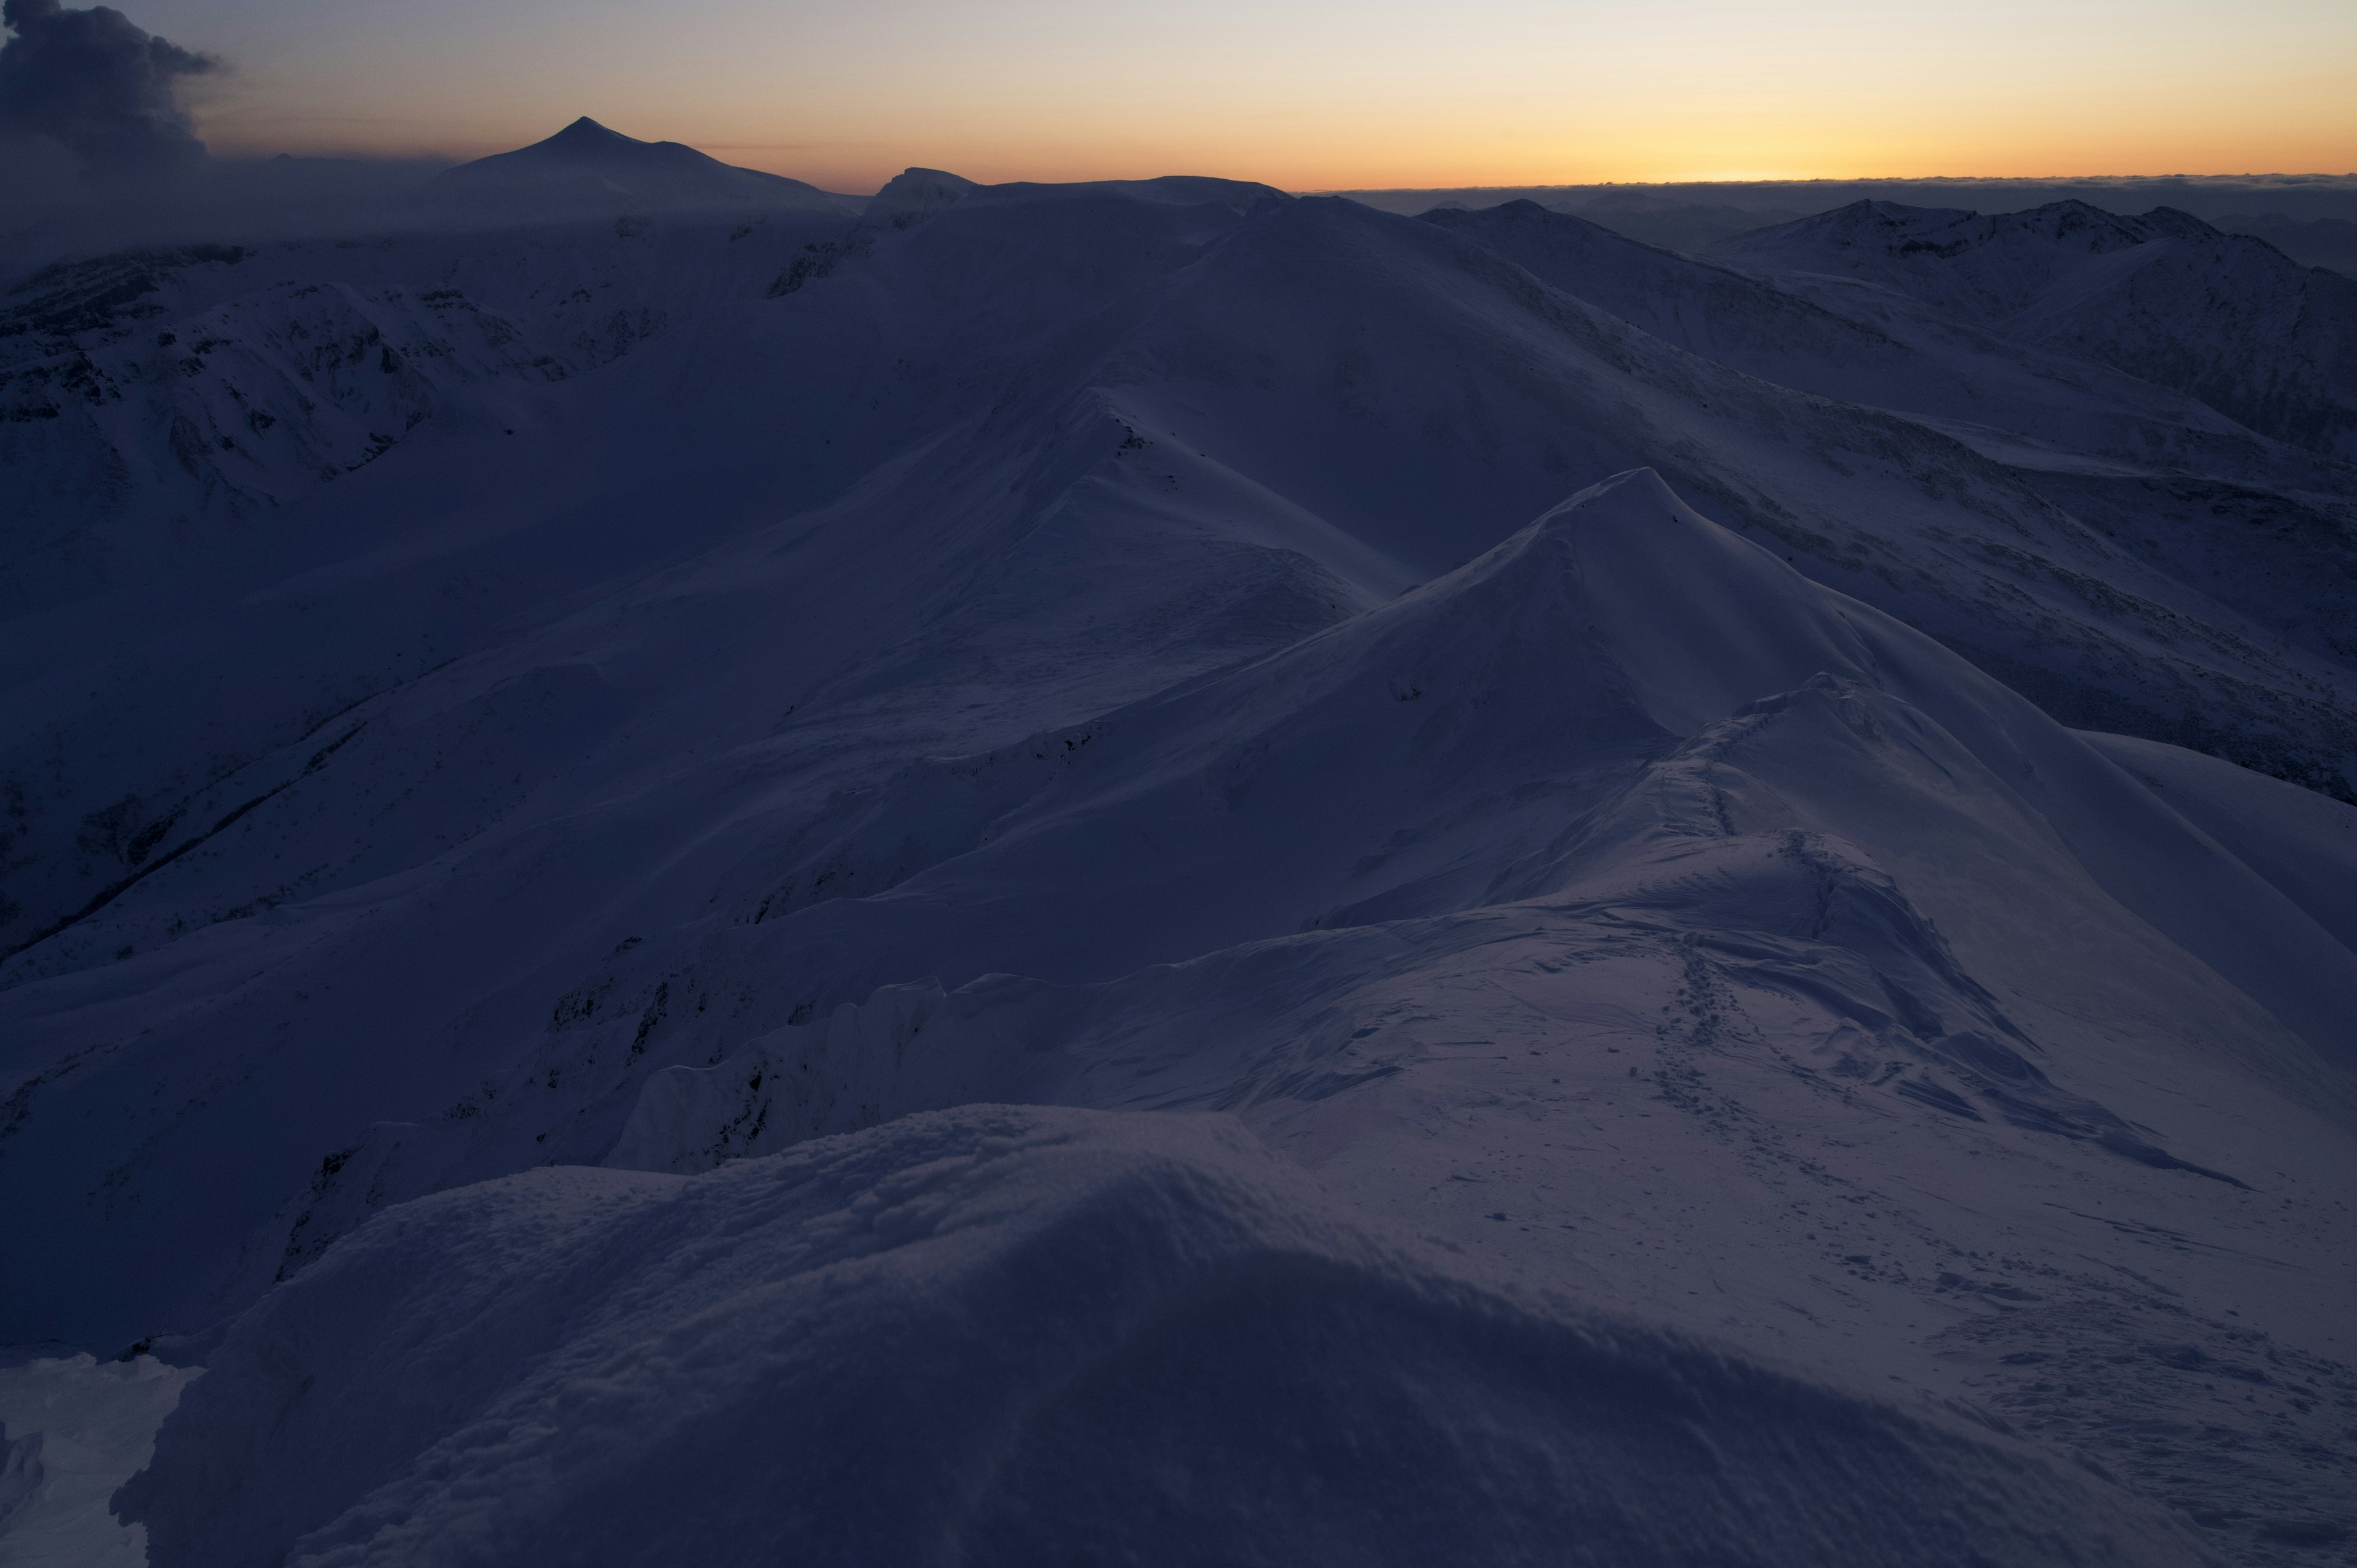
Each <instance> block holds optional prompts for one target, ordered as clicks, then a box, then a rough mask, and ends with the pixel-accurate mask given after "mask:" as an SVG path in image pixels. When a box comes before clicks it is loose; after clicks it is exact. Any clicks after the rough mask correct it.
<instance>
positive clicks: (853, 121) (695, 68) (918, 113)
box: [118, 0, 2357, 190]
mask: <svg viewBox="0 0 2357 1568" xmlns="http://www.w3.org/2000/svg"><path fill="white" fill-rule="evenodd" d="M118 4H119V5H120V7H121V8H122V9H124V10H125V11H127V12H128V13H129V14H130V16H132V19H133V20H135V21H136V22H137V23H139V24H140V25H141V26H143V27H147V28H148V29H150V30H151V31H154V32H158V33H161V34H163V35H165V36H166V37H167V38H171V39H172V40H173V41H174V42H176V43H180V44H184V45H188V46H189V47H192V48H202V49H207V50H210V51H213V52H216V53H219V54H221V55H224V56H226V57H228V58H229V59H231V61H232V62H233V64H234V65H235V67H236V70H234V71H233V72H232V73H231V74H230V75H228V76H227V77H225V78H221V79H218V80H215V81H210V82H209V83H207V84H206V86H205V90H204V92H203V95H202V97H201V98H200V99H199V102H198V124H199V132H200V134H203V135H204V136H205V137H206V138H207V139H208V140H209V141H210V142H211V144H212V145H213V146H214V149H215V150H216V151H217V152H222V153H244V152H277V151H281V150H294V151H362V152H371V153H415V152H435V153H446V154H450V155H455V156H474V155H477V154H479V153H484V152H490V151H495V150H498V149H500V148H502V147H508V146H513V145H520V144H522V143H524V142H528V141H533V140H536V139H538V138H539V137H541V136H544V135H546V134H550V133H551V132H554V131H555V130H556V129H558V128H559V127H560V126H562V125H564V124H565V123H566V122H567V121H569V120H571V119H572V118H573V117H574V116H576V115H577V114H590V115H593V116H595V117H596V118H597V119H599V120H601V121H604V122H605V123H606V124H609V125H612V126H613V127H614V128H615V129H617V130H619V131H623V132H626V133H628V134H631V135H635V136H640V137H645V138H648V139H668V140H674V141H683V142H687V143H689V144H691V145H695V146H699V147H702V148H704V149H705V150H706V151H707V152H711V153H713V154H715V155H716V156H721V157H725V158H726V159H728V160H729V161H731V162H734V163H742V164H747V165H749V166H754V167H758V168H767V169H772V170H775V171H777V172H779V173H782V174H791V175H794V176H797V177H801V178H804V179H809V180H813V181H814V182H816V183H818V184H821V185H825V186H829V187H832V188H836V189H843V190H869V189H873V188H875V186H876V185H877V183H878V182H880V181H881V180H883V179H884V178H886V177H889V176H890V175H891V174H894V173H896V172H898V171H899V169H900V168H902V167H903V166H907V165H909V164H930V165H933V166H940V167H945V168H953V169H956V170H957V171H959V172H960V173H963V174H965V175H968V176H971V177H975V178H979V179H1010V178H1031V179H1075V178H1090V177H1104V176H1115V175H1142V174H1156V173H1166V172H1179V171H1186V172H1200V173H1216V174H1222V175H1232V176H1236V177H1246V178H1255V179H1263V180H1266V181H1269V182H1270V183H1272V184H1275V185H1279V186H1284V187H1286V188H1293V189H1330V188H1349V187H1362V186H1431V185H1459V184H1491V185H1496V184H1515V183H1542V182H1544V183H1574V182H1586V181H1595V180H1607V179H1617V180H1665V179H1706V178H1769V177H1862V176H1910V175H1918V176H1920V175H1942V174H1945V175H2057V174H2169V173H2186V174H2222V173H2249V172H2268V171H2273V172H2330V173H2342V172H2349V171H2353V170H2357V0H2330V3H2327V0H2244V3H2243V4H2239V5H2229V4H2220V3H2217V0H2205V3H2199V4H2197V3H2192V0H2141V3H2137V4H2126V3H2122V0H1978V3H1971V4H1965V3H1953V0H1940V3H1936V4H1921V5H1868V4H1860V3H1856V0H1802V3H1796V4H1781V5H1757V4H1744V3H1742V0H1657V3H1655V4H1651V5H1628V4H1598V3H1593V0H1569V3H1557V4H1538V3H1535V0H1467V3H1460V4H1454V5H1450V4H1435V3H1431V0H1425V3H1420V4H1413V5H1411V4H1403V3H1398V0H1361V3H1359V4H1352V5H1342V4H1337V3H1333V0H1196V3H1194V4H1187V5H1179V4H1161V3H1146V4H1132V5H1108V4H1104V3H1103V0H1086V3H1084V0H1008V3H1005V4H997V5H974V4H961V3H957V0H868V3H866V4H862V5H813V4H807V3H796V0H789V3H783V4H779V3H770V4H759V3H754V0H689V3H686V4H674V5H661V6H649V5H644V4H639V3H632V4H625V3H622V0H371V3H368V4H352V3H350V0H334V3H321V0H118Z"/></svg>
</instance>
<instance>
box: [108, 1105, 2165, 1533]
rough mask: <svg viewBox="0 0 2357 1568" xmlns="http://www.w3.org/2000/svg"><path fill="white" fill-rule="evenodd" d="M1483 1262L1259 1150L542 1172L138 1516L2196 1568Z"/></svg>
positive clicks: (250, 1321)
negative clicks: (1458, 1254) (671, 1171)
mask: <svg viewBox="0 0 2357 1568" xmlns="http://www.w3.org/2000/svg"><path fill="white" fill-rule="evenodd" d="M1444 1257H1445V1254H1437V1253H1436V1252H1435V1251H1433V1250H1431V1249H1429V1248H1425V1249H1416V1250H1406V1249H1403V1248H1401V1247H1399V1246H1397V1245H1396V1244H1394V1243H1392V1242H1389V1241H1386V1240H1380V1239H1378V1238H1376V1237H1374V1236H1371V1235H1370V1234H1369V1233H1368V1232H1367V1230H1365V1229H1364V1227H1363V1224H1362V1222H1361V1221H1360V1220H1359V1219H1356V1218H1354V1217H1353V1216H1351V1214H1350V1213H1349V1211H1348V1210H1347V1209H1346V1208H1342V1207H1340V1206H1337V1205H1334V1204H1332V1203H1331V1202H1329V1201H1328V1200H1326V1199H1325V1198H1324V1197H1323V1196H1322V1195H1321V1194H1319V1193H1318V1192H1317V1191H1316V1190H1315V1188H1314V1187H1312V1186H1311V1184H1309V1183H1308V1181H1307V1180H1306V1179H1305V1178H1304V1177H1303V1176H1301V1175H1300V1173H1299V1172H1298V1170H1297V1169H1295V1168H1290V1167H1288V1166H1287V1165H1286V1164H1285V1163H1283V1162H1281V1161H1278V1160H1276V1159H1275V1158H1272V1157H1271V1156H1270V1155H1267V1154H1266V1153H1265V1151H1263V1150H1262V1149H1261V1148H1260V1147H1259V1146H1258V1144H1256V1143H1255V1142H1254V1139H1253V1138H1252V1137H1251V1136H1250V1134H1248V1133H1245V1132H1244V1131H1243V1129H1242V1128H1240V1127H1238V1126H1236V1125H1235V1124H1234V1123H1233V1122H1229V1121H1227V1120H1225V1119H1223V1118H1209V1117H1138V1116H1119V1115H1114V1114H1108V1113H1105V1112H1075V1111H1060V1112H1043V1111H1036V1110H1024V1109H1017V1108H1011V1107H1009V1108H1000V1107H988V1106H977V1107H969V1108H967V1109H965V1110H962V1111H954V1112H936V1113H931V1114H928V1115H922V1116H915V1117H910V1118H908V1119H905V1120H903V1121H899V1122H894V1123H892V1124H891V1125H889V1126H888V1127H883V1128H878V1129H877V1130H875V1131H872V1132H869V1133H857V1134H853V1135H851V1136H848V1137H843V1138H834V1139H824V1140H821V1141H818V1142H815V1143H807V1144H802V1145H801V1146H800V1147H798V1148H796V1149H795V1150H793V1151H792V1152H791V1153H790V1154H787V1155H781V1156H780V1157H779V1158H777V1159H774V1160H760V1161H753V1162H747V1163H743V1164H739V1165H732V1166H730V1167H728V1168H727V1169H726V1170H724V1171H720V1172H716V1173H714V1174H711V1175H707V1176H694V1177H679V1176H631V1175H624V1174H619V1173H609V1172H602V1171H587V1170H581V1169H577V1168H567V1169H559V1170H550V1171H543V1172H536V1173H533V1174H532V1175H529V1176H517V1177H513V1178H511V1179H509V1180H507V1181H504V1182H497V1183H492V1184H489V1185H487V1186H483V1187H469V1188H466V1189H463V1190H461V1191H459V1192H456V1193H450V1194H446V1195H444V1196H442V1197H434V1198H427V1199H425V1200H422V1201H420V1202H417V1203H414V1204H410V1205H406V1206H404V1207H403V1208H397V1209H394V1210H393V1211H391V1212H390V1213H388V1214H387V1215H386V1216H385V1217H384V1218H383V1219H382V1220H380V1221H379V1222H378V1223H376V1224H374V1225H371V1226H370V1227H369V1228H368V1229H367V1230H364V1231H362V1232H361V1234H360V1235H358V1236H356V1237H354V1238H353V1240H351V1241H350V1243H348V1244H346V1245H344V1246H341V1247H339V1248H337V1249H336V1250H335V1251H334V1252H333V1253H331V1254H330V1255H329V1256H328V1258H327V1259H325V1260H323V1261H322V1262H321V1263H320V1264H319V1266H318V1267H317V1268H315V1269H313V1270H311V1271H310V1272H308V1273H306V1274H304V1275H303V1276H302V1277H301V1278H300V1279H299V1280H297V1281H296V1282H294V1283H291V1284H289V1285H288V1286H287V1287H286V1288H285V1289H283V1290H281V1291H278V1292H276V1293H274V1294H272V1295H271V1296H270V1297H269V1298H268V1299H267V1300H266V1301H265V1303H264V1305H261V1306H260V1307H257V1308H256V1309H255V1310H254V1311H253V1312H252V1313H250V1314H249V1315H247V1316H246V1317H244V1318H243V1319H242V1320H241V1321H240V1323H239V1325H238V1326H237V1327H236V1328H235V1329H234V1330H233V1331H232V1332H231V1337H230V1338H229V1339H228V1340H227V1341H226V1342H225V1343H224V1344H223V1345H222V1346H221V1349H220V1351H219V1354H218V1357H217V1363H216V1367H215V1369H214V1370H213V1372H212V1373H211V1374H210V1376H208V1378H207V1379H206V1380H204V1381H203V1382H201V1383H199V1385H198V1386H197V1387H196V1389H195V1390H193V1391H191V1393H190V1395H189V1397H188V1403H187V1406H186V1410H185V1413H183V1414H182V1415H180V1416H179V1417H178V1419H176V1420H175V1421H173V1422H172V1423H170V1425H169V1426H168V1427H167V1435H166V1438H165V1448H164V1452H163V1457H162V1462H161V1463H159V1464H158V1465H157V1466H156V1467H155V1468H154V1469H153V1470H152V1471H150V1472H149V1473H148V1475H147V1476H146V1477H144V1478H143V1479H141V1480H139V1481H137V1482H135V1483H134V1484H133V1485H132V1487H130V1488H129V1490H128V1492H127V1493H126V1505H127V1507H128V1509H129V1510H130V1511H131V1512H133V1513H135V1514H136V1515H138V1516H139V1517H141V1518H143V1519H145V1520H148V1521H149V1524H150V1528H151V1530H153V1531H154V1534H155V1538H156V1557H157V1560H158V1561H159V1562H167V1563H169V1562H189V1563H195V1562H205V1563H218V1564H222V1565H224V1568H227V1565H230V1564H240V1565H242V1564H247V1563H281V1562H285V1563H305V1564H314V1563H316V1564H320V1565H323V1568H324V1565H326V1564H359V1563H386V1564H392V1563H400V1564H404V1565H409V1564H415V1565H421V1568H422V1565H426V1564H444V1563H451V1564H455V1563H494V1562H496V1563H525V1562H544V1563H577V1562H590V1561H596V1562H599V1563H617V1564H627V1563H644V1564H649V1565H654V1564H668V1563H680V1562H683V1561H686V1562H696V1563H714V1564H737V1563H744V1564H751V1563H770V1562H774V1561H776V1560H777V1557H778V1555H779V1552H780V1550H781V1548H782V1549H784V1550H787V1551H788V1552H790V1553H791V1555H792V1556H793V1557H794V1558H796V1559H798V1560H806V1561H813V1562H833V1563H909V1564H922V1563H1006V1564H1017V1563H1061V1562H1070V1563H1103V1562H1123V1563H1141V1564H1164V1563H1167V1564H1171V1565H1174V1568H1176V1565H1178V1564H1182V1563H1183V1564H1194V1563H1238V1564H1243V1563H1266V1564H1270V1565H1272V1568H1275V1565H1277V1564H1303V1563H1403V1564H1405V1563H1436V1562H1478V1563H1496V1564H1513V1563H1532V1564H1537V1563H1596V1564H1613V1565H1616V1568H1646V1565H1650V1564H1670V1563H1760V1564H1770V1563H1792V1564H1795V1565H1799V1564H1811V1565H1814V1564H1822V1563H1855V1564H1859V1565H1861V1568H1863V1565H1866V1564H1874V1563H1889V1564H1894V1565H1897V1564H1907V1565H1910V1568H1921V1565H1927V1564H1934V1563H1959V1564H1961V1563H2024V1564H2029V1563H2041V1564H2043V1563H2119V1564H2123V1565H2126V1564H2136V1565H2139V1568H2158V1565H2160V1564H2163V1563H2189V1564H2190V1563H2194V1562H2196V1561H2198V1558H2197V1555H2196V1553H2195V1552H2193V1551H2192V1550H2191V1548H2190V1544H2189V1543H2188V1542H2186V1541H2184V1540H2183V1539H2182V1538H2181V1537H2179V1535H2178V1533H2177V1532H2176V1531H2175V1530H2171V1529H2170V1528H2169V1527H2168V1526H2166V1525H2165V1524H2161V1523H2158V1522H2157V1521H2155V1520H2149V1519H2147V1518H2143V1517H2139V1516H2138V1514H2137V1512H2136V1510H2134V1509H2131V1508H2127V1507H2124V1506H2123V1499H2120V1498H2118V1497H2117V1496H2116V1495H2115V1494H2113V1493H2112V1492H2111V1491H2110V1488H2108V1487H2103V1486H2102V1485H2101V1484H2100V1483H2098V1482H2095V1481H2093V1479H2092V1478H2089V1477H2084V1476H2080V1477H2071V1476H2069V1475H2067V1474H2065V1473H2064V1472H2061V1471H2058V1470H2056V1469H2054V1468H2052V1467H2050V1466H2049V1465H2047V1464H2045V1463H2042V1462H2041V1461H2040V1460H2039V1459H2038V1458H2036V1457H2035V1456H2033V1455H2030V1454H2029V1453H2028V1452H2027V1451H2026V1450H2024V1449H2023V1448H2022V1447H2021V1446H2020V1445H2019V1444H2003V1443H2002V1442H2001V1441H2000V1440H1995V1439H1993V1438H1992V1437H1991V1436H1990V1435H1989V1434H1986V1432H1983V1433H1980V1434H1977V1435H1968V1432H1969V1429H1968V1428H1966V1427H1964V1426H1963V1425H1962V1424H1961V1423H1933V1422H1931V1421H1927V1420H1923V1419H1920V1418H1915V1417H1910V1416H1907V1415H1904V1414H1901V1413H1900V1412H1897V1411H1895V1410H1892V1409H1889V1408H1887V1407H1884V1406H1882V1405H1879V1404H1878V1403H1875V1402H1868V1401H1865V1400H1861V1399H1858V1398H1856V1397H1851V1396H1845V1395H1842V1394H1839V1393H1836V1392H1834V1391H1829V1390H1827V1389H1824V1388H1822V1387H1817V1386H1812V1385H1810V1384H1807V1383H1803V1382H1799V1381H1796V1380H1792V1379H1791V1378H1788V1377H1784V1376H1781V1375H1779V1374H1775V1373H1770V1372H1763V1371H1761V1370H1760V1369H1756V1368H1754V1367H1751V1366H1748V1365H1746V1364H1744V1363H1742V1362H1740V1361H1738V1360H1733V1359H1728V1358H1727V1357H1726V1356H1725V1355H1723V1354H1721V1353H1718V1352H1716V1351H1712V1350H1708V1349H1705V1348H1700V1347H1698V1346H1695V1345H1693V1344H1690V1343H1688V1342H1686V1341H1684V1340H1682V1339H1680V1338H1678V1337H1674V1336H1670V1335H1664V1334H1662V1333H1659V1332H1649V1331H1646V1330H1643V1329H1640V1328H1637V1327H1634V1326H1631V1325H1627V1324H1620V1323H1612V1322H1608V1321H1604V1320H1599V1319H1597V1318H1594V1317H1591V1316H1587V1315H1585V1314H1582V1313H1579V1312H1577V1310H1575V1309H1572V1308H1570V1307H1568V1306H1567V1305H1565V1304H1562V1303H1559V1302H1553V1301H1544V1300H1536V1299H1523V1298H1520V1297H1518V1296H1515V1295H1512V1294H1507V1293H1506V1292H1504V1291H1502V1290H1501V1289H1499V1288H1497V1287H1495V1286H1492V1285H1489V1284H1486V1283H1482V1282H1480V1281H1478V1280H1475V1279H1470V1278H1468V1277H1467V1276H1466V1275H1465V1273H1463V1272H1462V1271H1460V1270H1457V1269H1453V1268H1451V1267H1449V1266H1448V1263H1447V1262H1442V1261H1440V1260H1441V1259H1442V1258H1444ZM649 1497H660V1498H662V1499H663V1506H662V1508H661V1509H649V1508H648V1507H647V1506H646V1499H647V1498H649ZM1673 1498H1674V1499H1675V1500H1674V1506H1664V1504H1665V1502H1667V1501H1668V1500H1669V1499H1673Z"/></svg>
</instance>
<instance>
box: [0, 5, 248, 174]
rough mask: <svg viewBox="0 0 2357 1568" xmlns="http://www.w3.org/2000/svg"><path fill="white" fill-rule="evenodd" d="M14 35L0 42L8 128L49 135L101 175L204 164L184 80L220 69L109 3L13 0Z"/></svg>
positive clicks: (0, 84) (1, 15)
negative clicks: (86, 5)
mask: <svg viewBox="0 0 2357 1568" xmlns="http://www.w3.org/2000/svg"><path fill="white" fill-rule="evenodd" d="M0 20H5V23H6V25H7V27H8V29H9V30H10V32H12V33H13V34H14V35H15V36H14V37H13V38H9V39H8V41H7V43H6V45H5V47H0V134H13V135H18V136H26V135H32V136H44V137H47V138H48V139H49V140H50V141H53V142H55V143H57V144H58V145H60V146H62V147H64V148H65V149H66V150H67V151H69V152H70V153H72V154H73V155H74V156H76V157H78V158H80V159H81V163H82V166H83V167H84V168H85V169H86V170H87V171H88V172H89V173H90V174H91V176H92V177H96V178H100V179H107V180H112V179H121V178H125V177H154V176H157V175H168V174H172V173H176V172H180V171H184V170H187V169H190V168H193V167H195V166H198V165H199V164H201V163H202V162H203V160H204V156H205V145H204V144H203V143H202V142H200V141H199V140H197V137H196V133H195V132H194V131H192V130H190V129H189V126H188V113H187V111H186V110H184V109H183V108H182V107H181V105H180V99H179V89H180V83H181V82H182V81H183V80H184V79H186V78H188V77H192V76H202V75H204V74H206V73H208V72H210V71H214V70H220V69H221V62H220V61H219V60H217V59H213V58H212V57H211V56H210V55H201V54H197V53H195V52H193V51H191V50H188V49H184V48H180V47H179V46H178V44H173V43H167V42H166V41H165V40H164V39H162V38H156V37H155V36H153V35H152V34H150V33H148V32H146V31H145V29H143V28H141V27H138V26H136V25H135V24H134V23H133V22H132V20H131V18H130V17H128V16H124V14H123V13H122V12H120V11H117V10H115V9H114V8H113V7H112V6H109V5H94V6H91V8H90V9H88V10H68V9H66V8H65V7H64V6H63V5H60V4H59V0H5V5H0Z"/></svg>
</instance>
